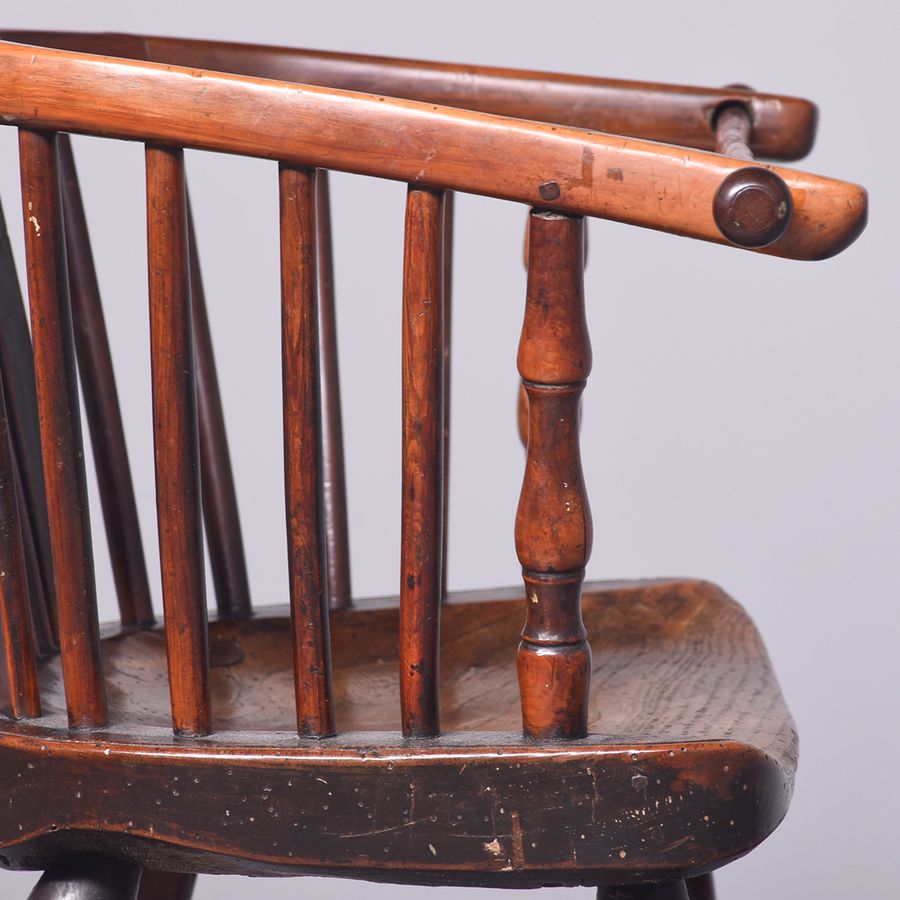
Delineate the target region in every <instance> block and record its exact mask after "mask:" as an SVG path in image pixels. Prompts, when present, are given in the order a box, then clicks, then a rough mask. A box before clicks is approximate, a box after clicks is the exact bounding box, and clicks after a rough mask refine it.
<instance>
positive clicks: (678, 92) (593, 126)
mask: <svg viewBox="0 0 900 900" xmlns="http://www.w3.org/2000/svg"><path fill="white" fill-rule="evenodd" d="M0 36H2V37H3V38H5V39H7V40H11V41H19V42H21V43H26V44H36V45H38V46H44V47H59V48H62V49H68V50H78V51H82V52H85V53H99V54H102V55H107V56H123V57H130V58H132V59H144V60H154V61H156V62H160V63H167V64H170V65H177V66H192V67H196V68H202V69H213V70H217V71H222V72H233V73H235V74H240V75H249V76H253V77H258V78H274V79H277V80H279V81H294V82H299V83H301V84H315V85H320V86H322V87H334V88H343V89H345V90H351V91H364V92H366V93H373V94H383V95H385V96H391V97H405V98H407V99H409V100H420V101H422V102H424V103H437V104H441V105H443V106H453V107H459V108H463V109H471V110H477V111H479V112H486V113H497V114H499V115H505V116H513V117H516V118H522V119H533V120H537V121H541V122H556V123H558V124H560V125H571V126H575V127H577V128H587V129H590V130H593V131H604V132H609V133H612V134H622V135H628V136H630V137H637V138H643V139H645V140H652V141H665V142H668V143H672V144H682V145H684V146H687V147H696V148H698V149H703V150H711V149H713V148H714V138H713V136H712V135H711V132H710V122H711V121H712V120H713V119H714V118H715V117H716V114H717V112H718V111H719V110H721V109H724V108H726V107H728V106H733V105H735V104H740V105H742V106H745V107H746V108H747V109H748V110H749V111H750V113H751V115H752V117H753V122H754V129H753V147H754V150H755V151H756V153H757V155H759V156H764V157H767V158H772V159H799V158H801V157H802V156H805V155H806V154H807V153H808V152H809V150H810V148H811V147H812V143H813V139H814V138H815V131H816V118H817V113H816V107H815V106H814V105H813V104H812V103H810V102H809V101H808V100H801V99H799V98H797V97H786V96H784V95H776V94H766V93H762V92H757V91H753V90H751V89H749V88H746V87H744V86H741V85H729V86H727V87H724V88H701V87H687V86H684V85H672V84H655V83H651V82H643V81H625V80H621V79H610V78H592V77H588V76H579V75H562V74H558V73H551V72H534V71H527V70H520V69H508V68H507V69H503V68H497V67H494V66H473V65H459V64H454V63H436V62H429V61H425V60H412V59H396V58H391V57H384V56H364V55H360V54H354V53H330V52H327V51H321V50H301V49H295V48H288V47H269V46H261V45H253V44H236V43H228V42H224V41H198V40H190V39H184V38H167V37H150V36H139V35H129V34H79V33H67V32H28V31H6V32H2V33H0Z"/></svg>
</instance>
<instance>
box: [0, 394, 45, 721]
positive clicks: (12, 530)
mask: <svg viewBox="0 0 900 900" xmlns="http://www.w3.org/2000/svg"><path fill="white" fill-rule="evenodd" d="M20 521H21V520H20V516H19V496H18V491H17V478H16V472H15V464H14V462H13V450H12V444H11V442H10V434H9V426H8V420H7V417H6V403H5V401H4V399H3V384H2V379H0V634H2V646H3V652H4V663H5V665H4V672H5V675H6V685H7V693H8V697H9V713H11V714H12V716H13V718H16V719H19V718H22V717H29V718H34V717H36V716H39V715H40V714H41V698H40V694H39V691H38V680H37V652H36V647H35V638H34V630H33V627H32V622H31V614H30V610H29V606H28V584H27V580H26V574H25V573H26V569H25V551H24V548H23V545H22V530H23V529H22V527H21V525H20Z"/></svg>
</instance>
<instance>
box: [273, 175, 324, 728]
mask: <svg viewBox="0 0 900 900" xmlns="http://www.w3.org/2000/svg"><path fill="white" fill-rule="evenodd" d="M278 175H279V194H280V219H281V313H282V320H281V321H282V332H281V340H282V382H283V384H282V391H283V403H284V466H285V506H286V518H287V537H288V570H289V576H288V577H289V579H290V594H291V621H292V626H293V637H294V684H295V692H296V702H297V730H298V733H299V734H300V735H302V736H306V737H326V736H328V735H331V734H334V706H333V702H332V689H331V640H330V636H329V628H328V595H327V585H326V584H325V580H326V578H327V568H326V562H325V540H324V533H323V532H324V523H323V516H322V506H323V504H322V490H321V487H322V485H321V479H320V468H321V465H322V463H321V449H322V448H321V441H320V434H321V431H320V429H321V407H320V400H321V398H320V384H319V367H318V347H319V338H318V322H317V320H318V308H317V306H318V300H317V293H318V291H317V287H318V286H317V276H316V209H315V207H316V183H315V182H316V172H315V170H312V169H305V168H300V167H297V166H292V165H288V164H286V163H282V164H280V166H279V172H278Z"/></svg>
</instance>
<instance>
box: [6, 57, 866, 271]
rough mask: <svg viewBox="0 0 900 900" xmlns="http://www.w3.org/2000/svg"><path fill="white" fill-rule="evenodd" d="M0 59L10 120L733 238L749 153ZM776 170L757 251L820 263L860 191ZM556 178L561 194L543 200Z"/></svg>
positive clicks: (222, 82) (214, 76) (50, 60)
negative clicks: (736, 193) (781, 213)
mask: <svg viewBox="0 0 900 900" xmlns="http://www.w3.org/2000/svg"><path fill="white" fill-rule="evenodd" d="M0 65H2V69H3V73H4V83H5V85H6V92H5V96H4V98H3V101H2V104H0V106H2V114H3V116H4V121H7V122H9V123H11V124H28V125H29V127H35V128H46V129H56V130H61V131H76V132H85V133H94V134H96V133H102V134H104V135H107V136H109V137H118V138H124V139H132V140H143V141H149V142H151V143H154V142H156V143H161V144H174V145H177V146H186V147H196V148H199V149H206V150H220V151H226V152H231V153H240V154H243V155H247V156H260V157H264V158H270V159H281V160H284V161H286V162H290V163H296V164H299V165H303V166H319V167H323V168H329V169H338V170H342V171H349V172H356V173H358V174H366V175H374V176H378V177H384V178H392V179H396V180H399V181H405V182H408V183H419V184H426V185H431V186H432V187H441V188H447V189H452V190H460V191H467V192H469V193H475V194H487V195H489V196H495V197H499V198H503V199H506V200H515V201H517V202H523V203H528V204H530V205H540V206H548V205H549V206H552V208H553V209H555V210H557V211H559V212H563V213H568V214H574V215H592V216H597V217H600V218H607V219H614V220H616V221H620V222H626V223H629V224H632V225H639V226H641V227H646V228H656V229H662V230H664V231H668V232H671V233H675V234H681V235H685V236H688V237H694V238H699V239H702V240H708V241H714V242H718V243H728V241H727V239H726V238H725V237H724V235H723V234H722V233H721V232H720V230H719V228H718V226H717V224H716V222H715V220H714V217H713V197H714V195H715V193H716V191H717V190H718V188H719V185H720V184H721V182H722V181H723V180H724V179H725V178H726V177H727V176H728V175H729V174H730V173H731V172H732V171H734V170H735V169H738V168H741V167H742V165H743V162H742V161H740V160H733V159H730V158H728V157H725V156H722V155H720V154H716V153H705V152H702V151H699V150H688V149H685V148H684V147H674V146H667V145H664V144H655V143H647V142H644V141H640V140H636V139H632V138H623V137H618V136H613V135H605V134H599V133H594V132H587V131H584V130H581V129H577V128H569V127H566V126H562V125H552V124H545V123H541V122H534V121H525V120H520V119H511V118H503V117H499V116H493V115H488V114H485V113H479V112H472V111H469V110H460V109H452V108H449V107H441V106H434V105H431V104H425V103H420V102H416V101H411V100H399V99H394V98H390V97H383V96H381V97H377V96H371V95H367V94H352V93H346V92H342V91H339V90H333V89H327V88H320V87H304V88H303V90H297V87H296V85H294V84H290V83H282V82H277V81H264V80H260V79H254V78H250V77H238V76H234V75H224V74H219V73H212V72H199V71H196V70H188V69H178V68H176V67H164V66H152V65H148V64H146V63H137V62H133V61H129V60H109V59H103V58H101V57H93V56H86V55H84V54H78V53H69V52H65V51H59V50H47V49H42V48H37V47H24V46H19V45H16V44H2V45H0ZM61 85H63V86H64V87H65V89H64V90H60V86H61ZM73 95H77V96H78V97H79V102H78V103H77V104H73V103H72V102H71V97H72V96H73ZM199 111H202V114H200V113H199ZM311 122H315V123H316V127H315V128H311V127H308V125H309V123H311ZM362 148H365V152H361V150H362ZM771 171H773V172H775V173H776V174H782V175H784V176H785V180H786V181H787V182H789V184H790V189H791V192H792V194H794V195H796V196H798V197H802V198H803V203H802V204H801V203H799V202H797V203H795V207H796V212H795V215H794V217H793V221H792V224H791V227H790V228H789V229H788V230H787V231H786V232H785V234H784V235H783V236H782V237H781V239H780V240H778V241H776V242H775V243H774V244H772V245H771V246H769V247H767V248H765V250H764V252H765V253H769V254H772V255H776V256H782V257H787V258H791V259H821V258H824V257H827V256H832V255H834V254H835V253H838V252H840V251H841V250H843V249H844V248H845V247H847V246H848V245H849V244H850V243H852V241H853V240H855V238H856V237H857V236H858V235H859V234H860V232H861V231H862V229H863V227H864V226H865V218H866V193H865V191H864V190H863V189H862V188H861V187H859V186H858V185H853V184H849V183H846V182H840V181H835V180H832V179H827V178H822V177H819V176H815V175H808V174H805V173H803V172H799V171H796V170H790V171H788V170H785V169H782V168H779V167H772V168H771ZM553 185H556V188H557V189H558V191H559V195H558V197H556V199H553V200H547V196H548V195H549V193H552V186H553Z"/></svg>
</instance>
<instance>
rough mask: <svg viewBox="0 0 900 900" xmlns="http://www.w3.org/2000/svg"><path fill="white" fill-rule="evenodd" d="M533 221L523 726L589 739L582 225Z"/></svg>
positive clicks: (524, 360) (526, 371)
mask: <svg viewBox="0 0 900 900" xmlns="http://www.w3.org/2000/svg"><path fill="white" fill-rule="evenodd" d="M529 222H530V227H529V237H528V290H527V297H526V300H525V321H524V324H523V326H522V337H521V340H520V342H519V357H518V362H519V374H520V375H521V376H522V383H523V385H524V388H525V392H526V394H527V397H528V440H527V454H526V460H525V477H524V482H523V485H522V494H521V498H520V499H519V508H518V511H517V513H516V552H517V553H518V556H519V562H521V564H522V575H523V577H524V579H525V588H526V594H527V597H528V601H527V603H526V605H525V610H526V613H525V627H524V629H523V630H522V642H521V643H520V645H519V653H518V674H519V689H520V691H521V694H522V727H523V729H524V731H525V734H526V735H527V736H529V737H531V738H536V739H542V740H554V739H560V738H581V737H584V735H585V734H586V733H587V697H588V691H589V685H590V669H591V651H590V645H589V644H588V642H587V634H586V633H585V630H584V625H583V623H582V621H581V582H582V580H583V578H584V567H585V565H586V564H587V561H588V558H589V557H590V555H591V543H592V538H593V533H592V528H591V512H590V507H589V505H588V499H587V492H586V490H585V486H584V477H583V474H582V471H581V455H580V450H579V439H578V438H579V435H578V419H579V408H580V402H581V394H582V391H583V390H584V385H585V381H586V379H587V377H588V375H589V374H590V371H591V345H590V337H589V334H588V328H587V322H586V320H585V311H584V221H583V220H582V219H581V218H573V217H571V216H561V215H559V214H557V213H550V212H546V211H542V210H533V211H532V213H531V216H530V219H529Z"/></svg>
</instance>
